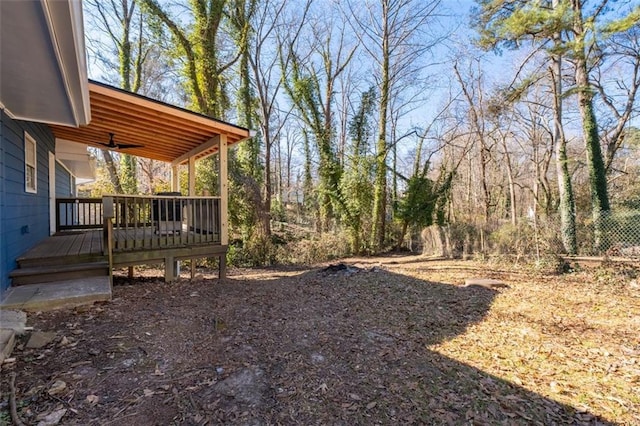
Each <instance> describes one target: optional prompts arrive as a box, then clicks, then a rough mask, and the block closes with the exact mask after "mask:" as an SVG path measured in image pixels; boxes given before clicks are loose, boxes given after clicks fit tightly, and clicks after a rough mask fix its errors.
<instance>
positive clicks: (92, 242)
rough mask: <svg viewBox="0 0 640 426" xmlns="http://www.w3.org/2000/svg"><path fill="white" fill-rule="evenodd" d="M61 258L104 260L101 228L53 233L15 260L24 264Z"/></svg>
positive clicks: (82, 260)
mask: <svg viewBox="0 0 640 426" xmlns="http://www.w3.org/2000/svg"><path fill="white" fill-rule="evenodd" d="M62 258H67V259H70V258H73V259H76V261H75V262H73V263H78V262H87V261H100V260H104V259H105V255H104V253H103V246H102V230H91V231H83V232H65V233H60V234H56V235H53V236H51V237H49V238H46V239H44V240H43V241H41V242H40V243H39V244H37V245H36V246H34V247H33V248H32V249H31V250H29V251H28V252H26V253H24V254H23V255H22V256H20V257H19V258H18V259H17V261H18V263H21V264H25V263H29V262H42V261H43V260H55V259H62Z"/></svg>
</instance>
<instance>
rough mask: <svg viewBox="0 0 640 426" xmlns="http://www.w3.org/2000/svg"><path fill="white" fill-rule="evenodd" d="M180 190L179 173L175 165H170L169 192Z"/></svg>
mask: <svg viewBox="0 0 640 426" xmlns="http://www.w3.org/2000/svg"><path fill="white" fill-rule="evenodd" d="M179 190H180V171H179V170H178V165H177V164H172V165H171V191H173V192H177V191H179Z"/></svg>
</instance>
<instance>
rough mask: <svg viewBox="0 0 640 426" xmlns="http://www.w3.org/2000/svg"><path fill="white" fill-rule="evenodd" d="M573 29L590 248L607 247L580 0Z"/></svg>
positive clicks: (601, 161)
mask: <svg viewBox="0 0 640 426" xmlns="http://www.w3.org/2000/svg"><path fill="white" fill-rule="evenodd" d="M573 8H574V16H575V17H574V32H575V34H576V38H577V43H576V49H575V56H576V58H575V78H576V85H577V88H578V108H579V109H580V117H581V119H582V131H583V133H584V141H585V144H586V148H587V164H588V167H589V186H590V189H591V214H592V216H593V225H594V249H595V250H596V251H602V250H606V249H607V248H608V243H607V238H606V235H605V230H604V229H603V228H604V226H605V223H604V222H605V220H606V218H607V217H608V215H609V210H610V206H609V194H608V193H607V177H606V171H605V166H604V159H603V157H602V149H601V147H600V137H599V135H598V124H597V120H596V115H595V111H594V107H593V89H592V87H591V85H590V83H589V74H588V69H587V58H586V52H585V49H586V47H585V45H584V43H585V40H584V38H585V36H586V35H585V30H584V22H583V16H582V1H581V0H573Z"/></svg>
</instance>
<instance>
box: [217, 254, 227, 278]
mask: <svg viewBox="0 0 640 426" xmlns="http://www.w3.org/2000/svg"><path fill="white" fill-rule="evenodd" d="M218 278H219V279H221V280H224V279H225V278H227V254H226V253H222V254H221V255H220V256H218Z"/></svg>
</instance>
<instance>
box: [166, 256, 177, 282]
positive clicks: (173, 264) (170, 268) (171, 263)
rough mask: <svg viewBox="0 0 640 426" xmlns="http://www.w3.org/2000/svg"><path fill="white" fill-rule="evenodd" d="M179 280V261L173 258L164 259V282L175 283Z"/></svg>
mask: <svg viewBox="0 0 640 426" xmlns="http://www.w3.org/2000/svg"><path fill="white" fill-rule="evenodd" d="M176 278H178V261H177V260H175V259H174V258H173V256H167V257H165V258H164V281H165V282H167V283H170V282H173V281H175V280H176Z"/></svg>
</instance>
